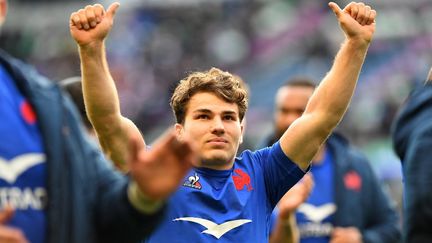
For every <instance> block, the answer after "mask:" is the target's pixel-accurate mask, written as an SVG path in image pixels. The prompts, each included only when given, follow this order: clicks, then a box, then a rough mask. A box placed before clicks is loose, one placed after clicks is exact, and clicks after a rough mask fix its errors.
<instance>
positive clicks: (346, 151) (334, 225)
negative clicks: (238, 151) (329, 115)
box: [266, 78, 400, 243]
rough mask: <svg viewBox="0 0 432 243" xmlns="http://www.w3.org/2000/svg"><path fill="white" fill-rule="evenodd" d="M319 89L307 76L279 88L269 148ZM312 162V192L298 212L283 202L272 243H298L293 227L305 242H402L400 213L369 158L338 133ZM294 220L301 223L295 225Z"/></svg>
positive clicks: (284, 199)
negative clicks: (392, 205) (273, 128)
mask: <svg viewBox="0 0 432 243" xmlns="http://www.w3.org/2000/svg"><path fill="white" fill-rule="evenodd" d="M314 89H315V85H314V83H313V81H312V80H309V79H307V78H293V79H291V80H288V81H287V82H286V84H285V85H283V86H282V87H280V88H279V89H278V92H277V95H276V98H275V115H274V119H275V132H274V134H272V136H271V137H269V139H268V141H266V144H267V145H271V144H273V143H274V141H277V138H278V136H280V135H281V134H282V132H283V131H284V130H286V129H287V128H288V127H289V126H291V125H293V124H294V121H295V120H296V119H297V118H299V117H300V116H301V114H302V113H303V111H304V110H305V108H306V106H307V104H308V101H309V99H310V98H311V96H312V94H313V92H314ZM312 164H313V166H312V168H311V171H310V173H312V175H313V178H314V182H315V187H314V189H313V191H312V192H311V194H310V196H309V198H308V199H307V200H306V201H305V202H304V203H302V204H300V205H298V208H293V207H287V206H285V204H286V202H285V201H286V200H290V198H287V197H284V198H283V199H282V200H281V201H280V204H281V206H280V207H278V208H279V210H278V211H276V210H275V212H274V215H275V216H274V217H273V218H274V219H276V220H275V221H276V222H275V223H274V225H275V227H274V229H273V230H272V233H271V237H270V238H271V240H270V243H278V242H283V243H288V242H295V241H293V240H292V241H290V239H292V233H291V232H295V230H294V229H293V228H294V227H298V229H299V234H300V241H299V242H302V243H320V242H321V243H326V242H340V243H343V242H346V243H361V242H370V243H373V242H375V243H393V242H398V241H399V240H400V230H399V227H398V224H399V221H398V216H397V213H396V211H395V210H394V208H392V207H391V206H390V201H389V200H388V198H387V197H386V195H385V194H384V192H383V191H382V189H381V186H380V184H379V182H378V179H377V178H376V176H375V175H374V172H373V171H372V168H371V166H370V165H369V162H368V161H367V160H366V158H365V156H363V155H361V154H360V152H359V151H357V150H356V149H354V148H353V147H352V146H350V145H349V144H348V142H347V141H346V140H345V139H344V138H342V137H341V136H340V135H337V134H334V135H332V136H331V137H330V138H329V139H328V140H327V141H326V143H325V145H324V146H322V148H321V149H320V150H319V151H318V153H317V155H316V156H315V158H314V159H313V162H312ZM296 209H297V210H296ZM291 212H294V215H291ZM292 216H294V217H295V218H296V221H297V225H293V224H292V223H291V222H292V218H290V217H292ZM288 220H290V221H288ZM287 221H288V223H287Z"/></svg>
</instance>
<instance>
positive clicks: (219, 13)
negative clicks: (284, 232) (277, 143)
mask: <svg viewBox="0 0 432 243" xmlns="http://www.w3.org/2000/svg"><path fill="white" fill-rule="evenodd" d="M83 2H85V1H79V2H78V3H77V2H76V1H54V0H52V1H47V0H45V1H23V0H21V1H18V0H17V1H10V5H11V8H10V10H11V11H10V14H9V17H8V21H7V23H6V24H5V26H4V27H3V29H2V32H3V33H2V35H1V38H0V45H1V46H2V48H3V49H5V50H7V51H9V52H10V53H12V54H14V55H15V56H16V57H19V58H22V59H24V60H25V61H27V62H29V63H32V64H34V65H35V66H36V67H37V68H38V69H39V70H40V71H41V73H43V74H45V75H46V76H48V77H50V78H52V79H53V80H62V79H65V78H67V77H70V76H76V75H79V74H80V69H79V59H78V56H77V55H78V54H77V48H76V46H75V45H74V43H73V41H72V39H71V38H70V35H69V33H68V31H69V29H68V27H67V25H68V17H69V15H70V13H71V12H72V10H74V9H77V8H78V7H80V6H81V5H83ZM87 2H88V4H93V3H94V1H87ZM336 2H338V3H339V4H340V5H345V4H346V3H347V2H348V1H336ZM366 2H368V1H366ZM102 3H103V4H104V5H105V6H107V5H108V4H109V3H110V2H108V1H102ZM120 3H121V4H122V6H121V8H120V10H119V13H118V15H117V20H116V24H115V26H114V29H113V31H112V33H111V34H110V35H111V36H110V38H109V42H108V43H107V51H108V55H109V60H110V68H111V70H112V71H113V73H112V75H113V77H114V78H115V80H116V82H117V87H118V88H119V93H120V99H121V105H122V110H123V112H124V113H125V115H126V116H127V117H130V118H131V119H133V120H134V121H135V122H136V124H137V125H138V126H139V128H140V129H141V130H142V131H143V133H144V134H145V135H146V136H147V138H148V139H149V141H151V139H152V138H153V137H155V136H156V135H158V134H159V133H160V131H162V130H163V129H164V128H166V127H167V126H168V125H169V124H172V122H173V118H172V117H173V116H172V114H171V112H170V109H169V105H168V100H169V97H170V94H171V92H172V89H173V86H174V84H175V83H176V82H177V81H178V80H179V79H181V78H182V77H184V76H185V75H186V74H187V73H189V72H191V71H195V70H202V69H208V68H210V67H212V66H216V67H220V68H222V69H226V70H229V71H231V72H232V73H235V74H237V75H239V76H241V77H242V78H243V79H244V80H245V81H246V82H247V83H248V85H249V87H250V92H251V100H250V110H249V114H248V117H247V129H246V141H245V144H244V145H243V147H246V148H255V146H256V145H257V144H259V143H260V141H262V139H263V138H264V135H265V134H266V132H269V133H270V131H271V129H272V110H271V109H269V107H273V106H272V102H273V100H274V94H275V92H276V89H277V87H279V86H280V85H281V84H282V83H284V82H285V81H286V80H287V79H289V78H290V77H293V76H307V77H311V78H313V79H314V80H316V81H317V82H318V81H319V80H320V79H321V78H322V77H323V76H324V75H325V72H326V70H328V69H329V67H330V65H331V64H332V61H333V60H332V57H333V56H334V54H335V52H336V50H337V49H338V48H339V46H338V45H339V44H337V43H340V40H342V38H343V36H342V34H341V32H340V31H339V30H338V29H337V25H336V24H335V23H330V22H331V21H333V22H334V21H336V20H335V19H334V17H333V16H332V13H331V11H330V10H329V8H328V7H327V1H316V0H303V1H293V0H285V1H283V0H248V1H246V0H218V1H216V0H212V1H210V0H208V1H207V0H183V1H180V0H170V1H151V0H146V1H138V0H136V1H133V0H129V1H126V0H125V1H120ZM371 4H373V6H374V8H376V9H377V11H378V13H379V15H378V18H377V23H378V25H377V32H376V35H375V41H374V43H373V44H372V45H371V48H370V50H369V54H368V57H367V60H366V63H365V66H364V68H363V73H362V74H361V76H360V82H359V87H358V91H357V93H356V96H355V98H354V100H353V102H352V105H351V107H350V110H349V112H348V114H347V117H346V118H345V120H344V121H343V122H342V123H341V125H340V127H339V130H340V131H341V132H342V133H343V134H345V135H347V136H348V137H349V138H350V139H351V140H352V141H353V142H354V144H356V145H359V146H360V147H361V148H363V149H364V151H365V152H366V154H367V155H369V156H370V160H371V161H372V163H373V167H374V168H375V169H376V172H377V173H378V176H379V177H380V178H381V179H382V180H383V181H386V183H387V185H390V186H389V187H388V189H389V190H390V191H389V192H390V193H391V194H392V195H393V197H394V199H395V201H396V203H400V195H401V189H400V181H401V175H400V174H401V172H400V164H399V162H398V161H397V159H396V157H395V155H394V153H393V152H392V148H391V145H390V142H389V129H390V123H391V121H392V119H393V117H394V115H395V112H396V109H397V107H398V106H399V105H400V104H401V103H402V102H403V100H404V99H405V97H406V96H407V94H408V92H409V90H410V89H411V87H412V85H413V84H414V83H415V82H417V81H423V79H424V74H425V73H427V69H428V67H429V66H430V63H432V55H430V50H432V25H430V24H429V25H428V24H427V23H431V22H432V3H431V2H430V0H410V1H406V0H398V1H396V0H382V1H379V2H377V1H374V2H373V3H372V2H371ZM255 91H259V92H255ZM258 93H259V94H260V95H259V96H258ZM335 95H337V94H335Z"/></svg>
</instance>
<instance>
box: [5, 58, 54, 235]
mask: <svg viewBox="0 0 432 243" xmlns="http://www.w3.org/2000/svg"><path fill="white" fill-rule="evenodd" d="M0 134H1V135H0V137H1V142H0V208H2V207H4V205H6V204H10V205H12V206H13V207H14V208H15V215H14V217H13V218H12V219H11V220H10V221H8V222H7V225H9V226H11V227H16V228H20V229H21V230H22V231H23V232H24V234H25V236H26V238H27V239H28V240H29V241H30V242H32V243H43V242H45V233H46V212H45V207H46V200H47V191H46V163H45V162H46V158H45V157H46V156H45V153H44V149H43V145H42V138H41V134H40V132H39V129H38V123H37V117H36V115H35V113H34V111H33V109H32V107H31V105H30V104H29V103H28V101H27V100H26V99H25V97H23V95H22V94H21V93H20V92H19V90H18V89H17V87H16V85H15V84H14V82H13V80H12V79H11V77H10V76H9V74H8V73H7V71H6V70H5V69H4V68H3V67H1V66H0Z"/></svg>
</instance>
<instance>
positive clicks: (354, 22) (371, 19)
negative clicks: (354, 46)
mask: <svg viewBox="0 0 432 243" xmlns="http://www.w3.org/2000/svg"><path fill="white" fill-rule="evenodd" d="M329 7H330V8H331V9H332V10H333V12H334V14H335V15H336V17H337V19H338V21H339V25H340V26H341V28H342V30H343V31H344V33H345V36H346V37H347V38H348V39H358V40H361V41H365V42H366V43H367V44H369V43H370V42H371V40H372V37H373V34H374V32H375V18H376V15H377V12H376V11H375V10H374V9H372V8H371V7H370V6H368V5H365V4H364V3H361V2H360V3H356V2H351V3H349V4H348V5H347V6H346V7H345V8H344V9H341V8H340V7H339V6H338V5H337V4H336V3H334V2H330V3H329Z"/></svg>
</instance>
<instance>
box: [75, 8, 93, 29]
mask: <svg viewBox="0 0 432 243" xmlns="http://www.w3.org/2000/svg"><path fill="white" fill-rule="evenodd" d="M78 16H79V18H80V22H81V25H82V28H83V29H85V30H88V29H89V28H90V25H89V24H88V21H87V17H86V13H85V10H84V9H80V10H79V11H78Z"/></svg>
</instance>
